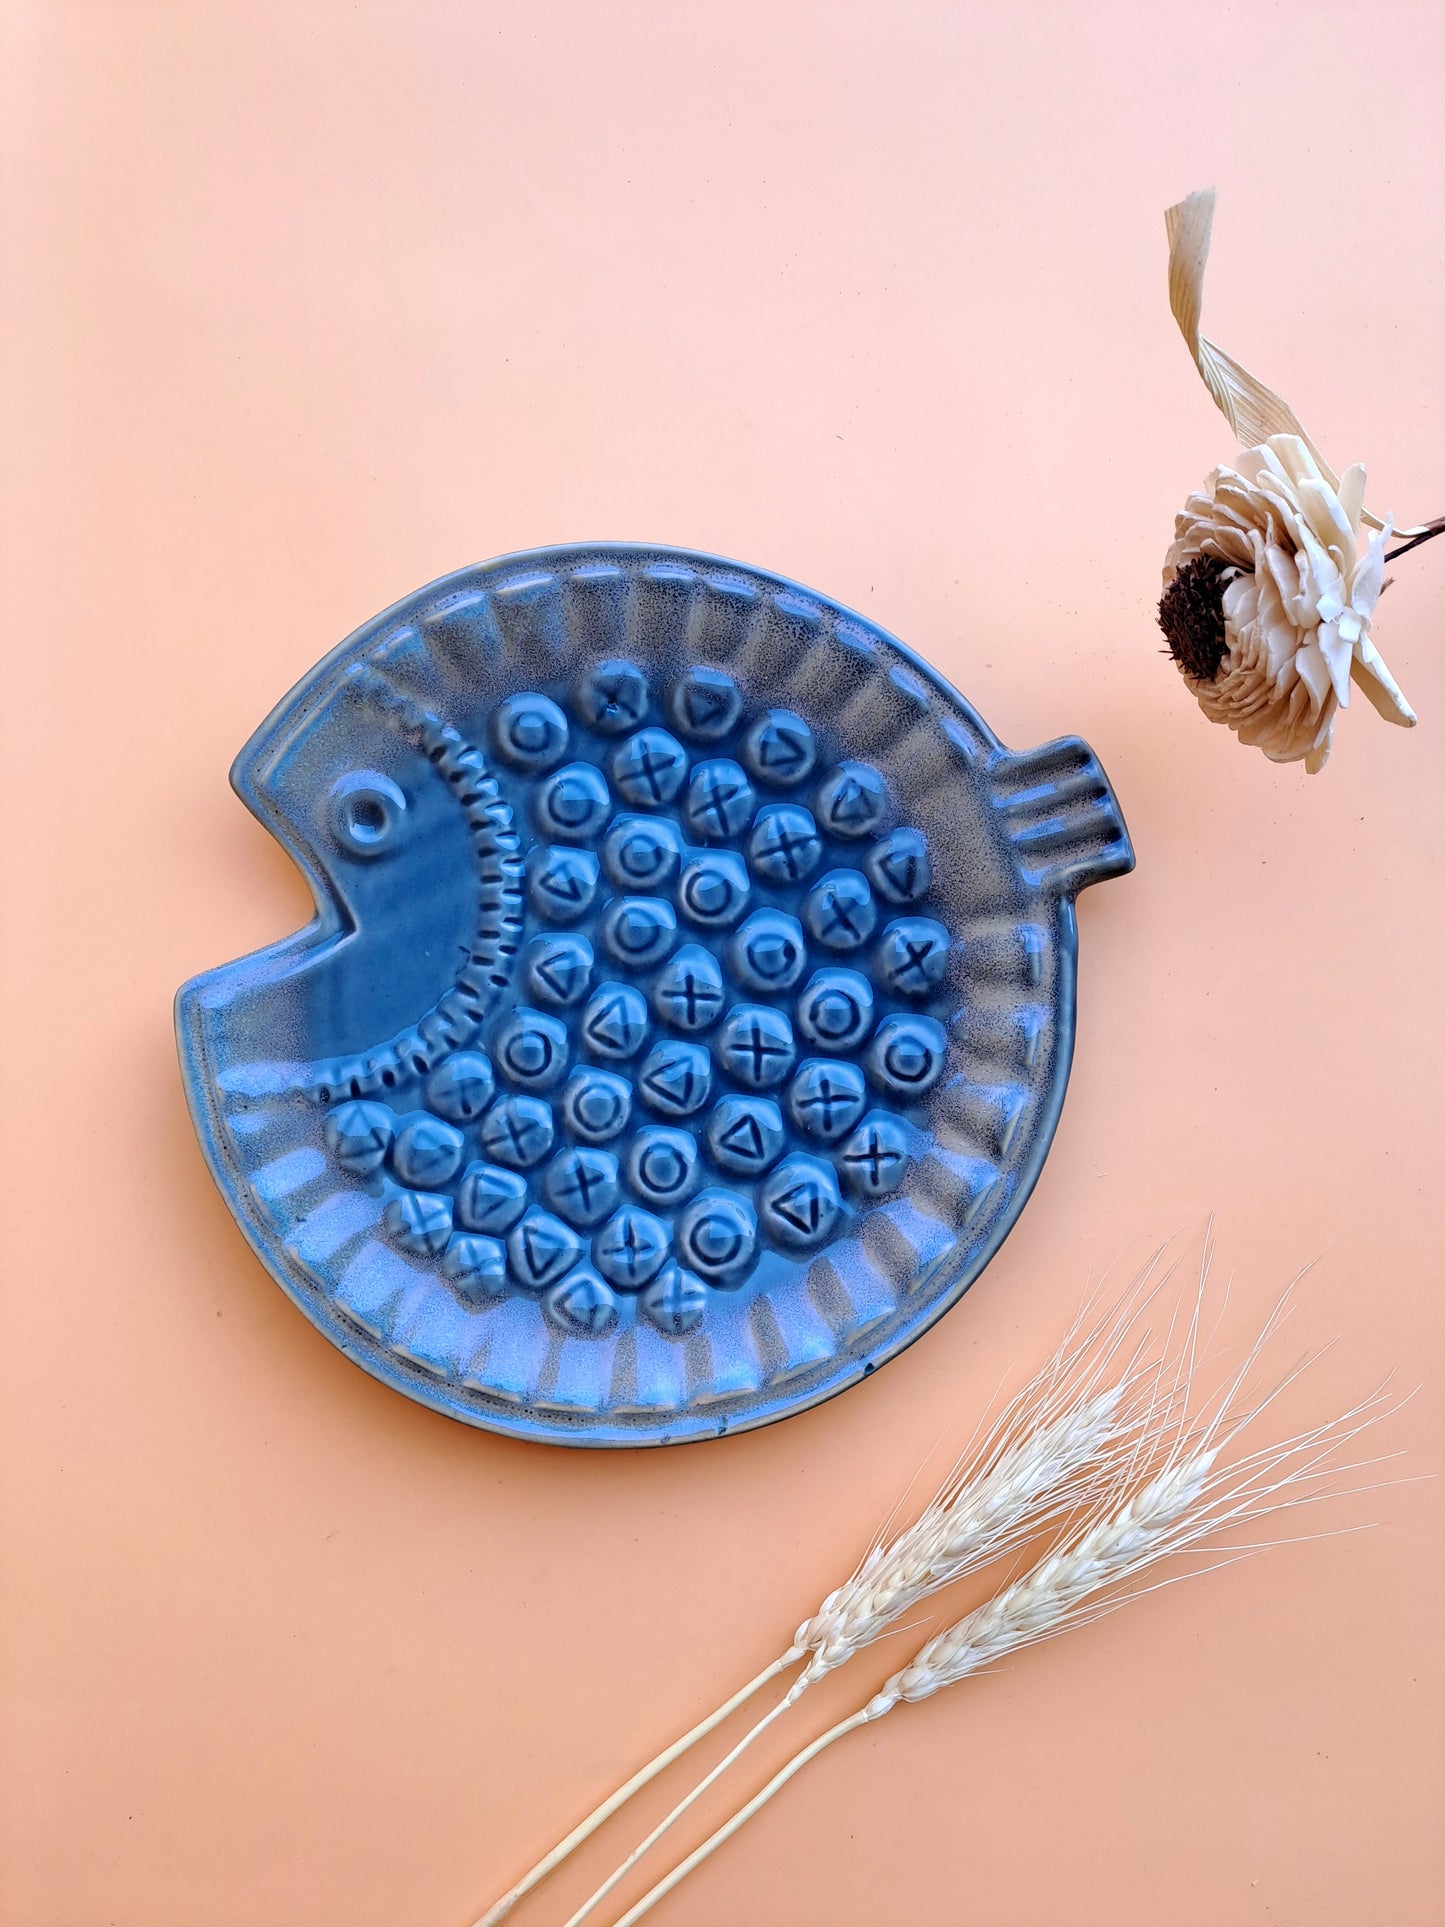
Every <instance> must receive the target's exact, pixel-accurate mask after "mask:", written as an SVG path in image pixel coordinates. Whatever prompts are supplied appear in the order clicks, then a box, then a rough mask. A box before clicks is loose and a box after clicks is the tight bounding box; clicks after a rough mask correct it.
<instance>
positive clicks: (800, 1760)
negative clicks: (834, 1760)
mask: <svg viewBox="0 0 1445 1927" xmlns="http://www.w3.org/2000/svg"><path fill="white" fill-rule="evenodd" d="M879 1717H880V1716H879V1715H878V1714H876V1713H872V1712H870V1711H869V1708H868V1707H867V1706H860V1707H859V1709H858V1711H857V1712H856V1713H850V1714H849V1716H848V1718H847V1719H846V1720H839V1722H838V1724H837V1725H836V1726H830V1727H829V1728H828V1730H827V1732H826V1733H820V1734H819V1735H818V1737H817V1739H816V1740H814V1741H812V1742H811V1744H810V1745H808V1746H805V1747H804V1748H803V1749H802V1751H801V1752H799V1753H795V1754H794V1755H793V1757H792V1759H791V1760H789V1761H788V1764H787V1765H786V1766H785V1767H781V1768H780V1769H779V1770H778V1772H776V1773H775V1774H774V1775H773V1777H772V1779H771V1780H769V1781H768V1783H767V1785H766V1786H765V1787H763V1788H762V1789H761V1791H760V1792H757V1793H755V1794H754V1795H753V1797H752V1799H751V1800H749V1801H748V1803H747V1805H746V1806H742V1807H739V1808H738V1810H737V1812H736V1813H735V1814H734V1815H733V1817H732V1818H731V1820H728V1821H726V1822H724V1824H723V1825H722V1826H720V1827H719V1828H718V1830H717V1832H716V1833H714V1834H710V1835H709V1836H708V1838H707V1839H706V1840H704V1841H703V1843H702V1845H701V1846H700V1847H696V1848H694V1850H693V1851H692V1852H691V1853H690V1854H689V1855H688V1856H687V1858H686V1860H680V1861H679V1862H678V1864H677V1865H676V1866H675V1867H674V1868H673V1870H672V1872H671V1873H670V1874H666V1875H664V1876H663V1878H662V1879H661V1880H659V1881H658V1883H657V1885H656V1886H655V1887H651V1888H649V1889H648V1891H647V1892H646V1893H645V1894H644V1895H643V1896H642V1898H641V1900H639V1901H638V1903H637V1905H636V1906H635V1907H631V1908H629V1909H628V1911H627V1912H626V1913H625V1914H624V1915H623V1916H622V1918H621V1919H620V1920H619V1921H616V1922H615V1923H614V1927H633V1922H634V1921H638V1920H641V1918H642V1916H643V1915H644V1914H647V1913H651V1911H652V1909H653V1908H654V1907H655V1906H656V1905H657V1903H658V1901H659V1900H663V1899H665V1898H666V1896H667V1895H668V1894H670V1893H671V1892H672V1890H673V1888H674V1887H676V1886H677V1885H678V1884H679V1882H681V1881H683V1880H686V1878H687V1876H688V1875H689V1874H690V1873H691V1872H692V1871H693V1869H694V1868H695V1867H700V1866H701V1865H702V1863H703V1861H704V1860H706V1859H707V1857H708V1855H709V1854H712V1853H716V1852H717V1850H718V1848H719V1847H720V1846H722V1845H723V1843H724V1842H725V1841H727V1840H731V1839H732V1837H733V1835H734V1834H735V1833H736V1832H737V1831H738V1829H739V1827H743V1826H746V1825H747V1823H748V1821H749V1820H751V1819H752V1817H753V1815H754V1814H755V1813H756V1812H757V1811H758V1809H759V1807H765V1806H766V1805H767V1804H768V1802H769V1800H771V1799H772V1797H773V1795H774V1794H775V1793H777V1792H779V1791H780V1789H781V1788H783V1787H785V1786H786V1785H787V1783H788V1781H789V1780H791V1779H792V1777H793V1775H794V1774H795V1773H801V1772H802V1770H803V1768H804V1767H805V1766H806V1765H807V1764H808V1762H809V1761H810V1760H815V1759H816V1758H817V1757H818V1755H819V1754H820V1753H821V1752H822V1751H823V1749H824V1747H828V1746H831V1745H832V1744H833V1742H834V1741H835V1740H841V1739H842V1737H843V1735H844V1734H845V1733H851V1732H852V1731H853V1730H854V1728H855V1727H859V1726H865V1725H866V1724H867V1723H868V1721H869V1720H871V1719H877V1718H879Z"/></svg>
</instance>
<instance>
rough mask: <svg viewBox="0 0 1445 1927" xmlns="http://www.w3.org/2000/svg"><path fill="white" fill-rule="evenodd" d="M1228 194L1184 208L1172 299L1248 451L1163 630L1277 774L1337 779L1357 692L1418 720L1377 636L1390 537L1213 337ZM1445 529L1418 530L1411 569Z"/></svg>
mask: <svg viewBox="0 0 1445 1927" xmlns="http://www.w3.org/2000/svg"><path fill="white" fill-rule="evenodd" d="M1213 218H1214V194H1213V191H1212V190H1207V191H1205V192H1202V193H1198V194H1191V195H1190V196H1189V198H1188V199H1187V200H1185V201H1181V202H1180V203H1179V205H1178V206H1177V207H1172V208H1170V209H1169V211H1168V213H1167V214H1166V216H1165V223H1166V226H1167V228H1168V232H1169V300H1170V306H1171V308H1172V309H1173V312H1174V318H1175V320H1176V321H1177V322H1178V324H1179V328H1180V331H1181V332H1182V334H1183V336H1184V339H1185V341H1186V342H1187V343H1188V345H1189V351H1190V353H1191V355H1192V356H1193V357H1194V362H1195V365H1196V367H1197V368H1198V369H1199V372H1200V374H1201V376H1202V377H1203V379H1204V382H1205V384H1206V386H1207V387H1208V389H1209V391H1210V393H1211V394H1212V395H1213V397H1214V399H1215V401H1216V402H1217V403H1218V405H1219V407H1220V409H1221V411H1222V412H1223V414H1224V416H1225V418H1226V419H1227V420H1228V422H1229V424H1230V426H1231V427H1232V428H1233V429H1234V431H1235V433H1236V435H1237V436H1238V437H1239V440H1240V442H1241V443H1242V444H1244V448H1243V452H1242V453H1241V454H1240V455H1239V456H1238V457H1237V458H1236V460H1235V462H1234V463H1233V465H1232V466H1221V467H1219V468H1217V469H1215V470H1214V472H1213V473H1212V474H1211V475H1210V476H1209V477H1208V478H1207V480H1206V481H1205V484H1204V487H1203V489H1202V490H1201V491H1199V492H1198V493H1196V494H1193V495H1191V496H1190V497H1189V499H1188V501H1187V502H1186V503H1185V505H1184V507H1183V509H1182V510H1181V511H1180V513H1179V514H1178V516H1176V518H1175V523H1174V541H1173V543H1172V545H1171V546H1170V549H1169V552H1168V555H1167V556H1166V557H1165V561H1164V593H1163V595H1162V596H1161V598H1160V601H1159V626H1160V628H1161V629H1162V630H1163V632H1164V638H1165V642H1166V643H1167V645H1168V651H1169V654H1170V655H1171V656H1172V657H1173V659H1174V661H1175V663H1176V664H1177V665H1178V668H1179V672H1180V674H1181V676H1182V677H1183V679H1184V681H1185V683H1186V685H1187V686H1188V688H1189V690H1190V691H1191V693H1192V694H1193V695H1194V697H1195V699H1196V700H1197V701H1198V703H1199V706H1200V708H1201V709H1202V710H1203V711H1204V713H1205V715H1206V716H1208V717H1209V719H1210V721H1211V722H1216V723H1223V724H1224V725H1225V726H1226V727H1227V728H1229V729H1232V730H1233V731H1234V732H1235V733H1236V735H1237V736H1238V737H1239V740H1240V741H1241V742H1242V743H1249V744H1251V745H1253V746H1254V747H1256V748H1258V749H1261V750H1262V751H1263V752H1264V754H1265V755H1266V756H1267V757H1269V758H1270V760H1271V761H1272V762H1276V763H1292V762H1302V763H1303V764H1304V766H1305V768H1306V770H1307V771H1309V772H1311V773H1314V772H1315V771H1317V770H1320V769H1323V768H1324V765H1325V759H1326V758H1327V757H1328V755H1329V753H1330V745H1331V742H1332V740H1333V736H1334V728H1335V721H1336V718H1337V716H1338V714H1339V711H1340V710H1342V709H1344V708H1346V707H1348V704H1349V700H1350V691H1351V686H1352V685H1353V686H1355V687H1358V688H1359V689H1360V690H1361V691H1362V692H1363V694H1364V695H1365V697H1366V698H1367V700H1368V701H1369V702H1370V703H1372V704H1373V705H1374V707H1375V708H1376V709H1377V710H1378V711H1379V713H1380V714H1381V715H1382V716H1383V717H1384V718H1385V719H1386V721H1387V722H1392V723H1399V724H1402V725H1404V726H1405V727H1407V728H1408V727H1409V726H1411V725H1412V724H1413V723H1414V722H1415V712H1414V710H1413V709H1412V708H1411V707H1410V705H1409V703H1408V702H1407V701H1406V700H1405V697H1404V695H1403V694H1402V693H1401V690H1400V687H1399V684H1398V683H1397V682H1396V681H1395V678H1394V677H1393V676H1392V675H1391V674H1390V671H1389V669H1388V668H1387V667H1386V665H1385V661H1384V658H1383V657H1382V656H1381V654H1380V652H1379V650H1378V649H1377V648H1376V646H1375V643H1374V640H1373V638H1372V636H1371V624H1372V621H1373V618H1374V614H1375V605H1376V603H1377V602H1378V601H1379V598H1380V592H1381V590H1382V589H1383V588H1384V585H1385V562H1386V561H1387V560H1389V559H1391V558H1390V555H1387V552H1386V546H1385V545H1386V543H1387V541H1388V540H1389V537H1390V534H1391V525H1390V523H1389V521H1388V519H1386V520H1384V521H1382V520H1381V519H1380V518H1379V517H1378V516H1376V515H1374V514H1372V513H1371V512H1370V511H1369V510H1367V509H1366V507H1365V471H1364V469H1363V468H1362V467H1361V466H1360V465H1359V464H1358V463H1356V464H1354V465H1352V466H1351V467H1349V468H1347V469H1346V470H1345V472H1344V474H1343V475H1342V476H1336V475H1335V474H1334V472H1333V471H1332V470H1331V469H1330V467H1329V465H1328V464H1327V463H1326V461H1325V460H1324V457H1323V456H1322V455H1321V454H1320V452H1319V450H1318V449H1317V448H1316V447H1315V445H1314V443H1313V442H1312V441H1311V440H1310V438H1309V436H1308V435H1307V434H1306V433H1305V431H1304V429H1303V428H1302V427H1301V425H1300V423H1299V422H1298V420H1297V419H1296V417H1295V415H1294V413H1293V411H1292V410H1291V409H1290V408H1288V407H1287V406H1286V404H1285V403H1284V402H1283V401H1281V400H1280V398H1279V396H1278V395H1276V394H1274V393H1273V391H1272V390H1271V389H1268V388H1266V387H1265V386H1264V384H1263V383H1262V382H1260V381H1257V380H1256V379H1255V377H1254V376H1253V375H1251V374H1250V373H1249V371H1248V370H1247V369H1245V368H1242V367H1241V366H1240V364H1239V363H1238V362H1237V361H1235V360H1233V359H1232V357H1231V356H1229V355H1227V354H1225V353H1224V351H1223V349H1221V348H1219V347H1218V346H1217V345H1216V344H1215V343H1214V342H1212V341H1210V340H1209V339H1208V338H1207V336H1205V335H1203V334H1201V333H1200V329H1199V314H1200V303H1201V298H1202V293H1203V284H1204V267H1205V263H1206V261H1207V260H1208V258H1209V238H1210V230H1211V226H1212V223H1213ZM1442 530H1445V518H1442V519H1441V520H1440V521H1439V522H1437V523H1428V524H1424V525H1422V526H1421V527H1419V528H1415V529H1410V530H1406V531H1404V533H1405V534H1408V535H1410V536H1413V537H1414V538H1415V539H1414V540H1413V541H1410V542H1408V543H1406V544H1405V545H1403V546H1402V547H1401V548H1399V549H1396V550H1394V551H1392V552H1391V554H1392V555H1402V554H1404V552H1405V549H1406V548H1414V547H1416V546H1417V544H1418V543H1419V542H1420V541H1423V540H1425V539H1427V538H1428V537H1429V536H1430V535H1432V534H1438V533H1440V532H1441V531H1442Z"/></svg>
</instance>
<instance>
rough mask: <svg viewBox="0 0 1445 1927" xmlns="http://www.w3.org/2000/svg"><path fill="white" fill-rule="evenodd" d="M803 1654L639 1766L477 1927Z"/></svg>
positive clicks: (782, 1661)
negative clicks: (630, 1776) (628, 1778)
mask: <svg viewBox="0 0 1445 1927" xmlns="http://www.w3.org/2000/svg"><path fill="white" fill-rule="evenodd" d="M803 1656H804V1649H803V1648H802V1647H801V1646H790V1647H789V1648H788V1650H787V1652H785V1653H782V1654H780V1655H779V1656H778V1658H777V1659H775V1660H774V1661H773V1662H772V1664H771V1665H770V1666H765V1667H764V1668H763V1670H762V1672H760V1673H759V1674H758V1676H757V1678H756V1679H752V1680H749V1681H748V1683H747V1685H746V1686H743V1687H740V1688H739V1690H738V1691H737V1692H736V1693H734V1694H733V1696H732V1698H731V1699H729V1700H725V1701H724V1702H723V1704H722V1705H721V1706H719V1707H718V1708H717V1710H716V1711H715V1712H712V1713H709V1714H708V1716H707V1718H706V1719H705V1720H699V1721H698V1723H697V1725H696V1726H695V1727H693V1729H692V1730H691V1732H689V1733H684V1734H683V1736H682V1738H681V1739H680V1740H674V1741H673V1743H672V1745H671V1746H668V1747H664V1748H663V1750H662V1752H661V1753H659V1754H658V1755H657V1756H656V1758H655V1759H651V1760H649V1761H648V1762H647V1765H646V1766H643V1767H639V1768H638V1770H637V1772H636V1773H634V1774H633V1776H632V1778H631V1779H630V1780H628V1781H626V1782H625V1784H624V1785H622V1786H620V1787H618V1789H617V1791H616V1792H615V1793H613V1794H610V1795H609V1796H608V1797H607V1799H605V1800H604V1801H603V1802H602V1803H601V1805H600V1806H597V1807H594V1808H593V1809H592V1811H591V1813H589V1814H588V1815H587V1818H586V1819H585V1820H580V1821H579V1822H578V1823H577V1825H576V1826H575V1827H574V1828H573V1829H572V1831H571V1832H570V1833H569V1834H568V1835H567V1837H566V1839H565V1840H559V1841H558V1842H557V1845H556V1846H555V1847H553V1849H552V1851H551V1852H550V1853H548V1854H545V1855H544V1856H543V1858H542V1859H540V1860H539V1861H538V1862H537V1864H536V1866H535V1867H533V1868H532V1869H531V1870H530V1871H529V1872H528V1873H525V1874H523V1876H522V1878H521V1879H520V1880H519V1881H518V1882H517V1884H516V1886H515V1887H510V1888H508V1890H507V1892H506V1893H504V1894H503V1895H502V1897H501V1899H500V1900H498V1901H496V1902H494V1903H493V1905H492V1906H490V1907H489V1908H488V1909H487V1911H486V1913H484V1914H482V1915H481V1916H480V1917H479V1918H478V1919H477V1920H476V1921H475V1922H474V1923H473V1927H498V1922H500V1921H503V1920H505V1919H506V1918H507V1916H508V1914H510V1913H511V1911H512V1909H513V1908H514V1907H515V1906H516V1904H517V1902H518V1901H519V1900H521V1899H523V1898H524V1896H525V1895H527V1894H529V1893H531V1891H532V1889H533V1888H534V1887H539V1886H540V1885H541V1884H542V1882H543V1881H544V1880H545V1879H546V1878H547V1876H548V1874H550V1873H552V1872H553V1871H554V1870H555V1869H556V1868H558V1867H560V1866H561V1864H562V1862H563V1861H564V1860H565V1859H567V1857H568V1856H569V1854H572V1853H574V1852H575V1851H576V1849H577V1848H578V1847H580V1846H581V1845H582V1843H583V1841H584V1840H587V1839H589V1838H590V1837H591V1836H592V1835H593V1834H594V1833H595V1832H596V1831H597V1829H598V1828H599V1827H600V1826H602V1825H603V1824H604V1822H605V1821H607V1820H610V1819H611V1818H612V1816H613V1814H614V1813H616V1812H617V1810H618V1808H619V1807H622V1806H625V1805H626V1804H627V1802H628V1801H629V1800H630V1799H631V1798H632V1796H633V1794H634V1793H639V1792H641V1790H642V1788H643V1787H645V1786H646V1785H647V1784H648V1782H649V1781H650V1780H655V1779H656V1778H657V1776H658V1774H659V1773H663V1772H665V1771H666V1770H667V1768H668V1767H670V1766H671V1765H672V1763H673V1761H674V1760H678V1759H681V1757H682V1755H683V1754H684V1753H686V1752H687V1750H688V1749H689V1747H693V1746H696V1745H697V1743H698V1741H699V1740H704V1739H706V1738H707V1736H708V1734H709V1733H711V1732H712V1731H713V1729H714V1728H715V1727H718V1726H721V1725H722V1723H723V1721H724V1720H726V1719H729V1718H730V1717H731V1716H732V1715H733V1714H734V1713H736V1712H737V1710H738V1708H739V1707H740V1706H744V1705H746V1703H747V1702H748V1701H749V1700H750V1699H751V1698H752V1697H753V1695H754V1694H755V1693H760V1692H761V1691H762V1690H763V1688H764V1687H765V1686H766V1685H767V1684H768V1683H769V1682H770V1681H771V1680H775V1679H776V1678H777V1677H778V1675H779V1673H785V1672H786V1671H787V1670H788V1668H789V1667H790V1666H795V1665H796V1664H797V1663H798V1661H799V1660H800V1659H802V1658H803ZM784 1704H785V1705H786V1704H787V1702H786V1701H784Z"/></svg>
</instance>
